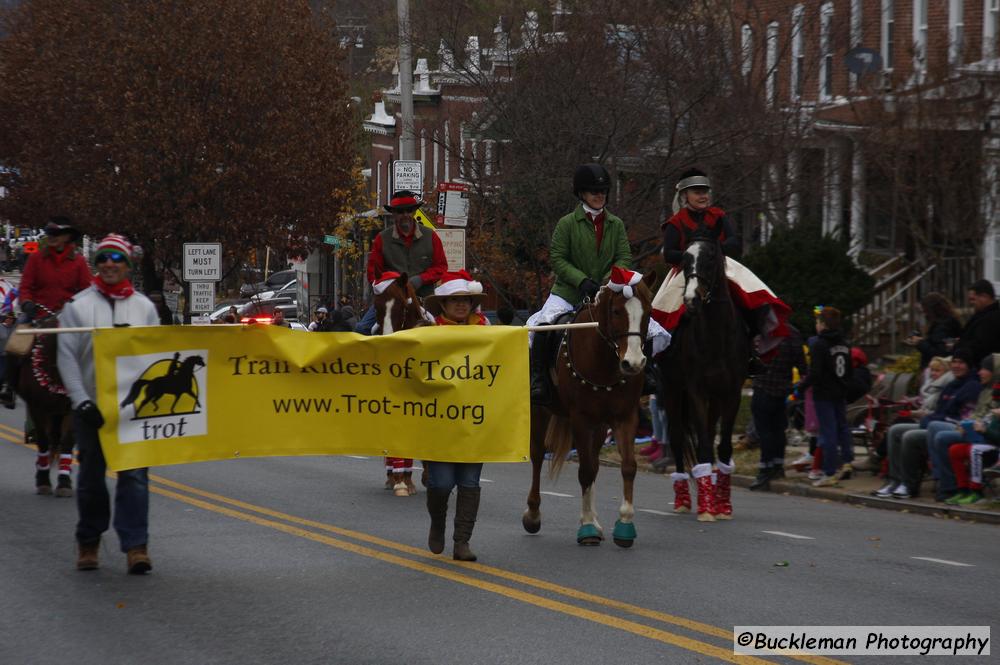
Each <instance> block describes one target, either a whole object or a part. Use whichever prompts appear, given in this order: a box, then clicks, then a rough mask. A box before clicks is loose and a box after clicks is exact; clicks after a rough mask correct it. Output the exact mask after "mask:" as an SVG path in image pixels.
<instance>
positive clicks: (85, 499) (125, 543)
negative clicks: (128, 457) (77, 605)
mask: <svg viewBox="0 0 1000 665" xmlns="http://www.w3.org/2000/svg"><path fill="white" fill-rule="evenodd" d="M73 433H74V434H75V435H76V446H77V451H78V455H79V460H80V468H79V471H77V478H76V485H77V486H76V507H77V511H78V512H79V515H80V519H79V521H78V522H77V523H76V540H77V542H80V543H85V544H92V543H96V542H97V541H98V540H100V538H101V534H103V533H104V532H105V531H107V530H108V522H109V521H110V518H111V503H110V499H109V496H108V485H107V480H106V478H105V474H106V473H107V463H106V462H105V460H104V452H103V451H102V450H101V442H100V440H99V439H98V436H97V430H96V429H94V428H93V427H91V426H90V425H88V424H87V423H85V422H83V421H81V420H80V417H79V416H78V415H76V414H75V413H74V414H73ZM114 526H115V531H116V532H117V533H118V540H119V542H120V544H121V550H122V552H127V551H128V550H130V549H132V548H133V547H138V546H139V545H145V544H146V542H147V540H148V529H149V470H148V469H130V470H128V471H119V472H118V482H117V484H116V485H115V521H114Z"/></svg>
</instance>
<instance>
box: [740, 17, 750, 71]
mask: <svg viewBox="0 0 1000 665" xmlns="http://www.w3.org/2000/svg"><path fill="white" fill-rule="evenodd" d="M740 71H742V72H743V78H749V76H750V72H751V71H753V28H751V27H750V26H749V25H746V24H744V25H743V27H742V28H741V29H740Z"/></svg>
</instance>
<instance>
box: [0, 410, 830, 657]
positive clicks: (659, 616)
mask: <svg viewBox="0 0 1000 665" xmlns="http://www.w3.org/2000/svg"><path fill="white" fill-rule="evenodd" d="M0 429H6V430H11V431H14V432H17V433H20V434H22V435H23V432H19V431H18V430H15V429H14V428H11V427H9V426H6V425H4V424H2V423H0ZM0 439H6V440H8V441H11V442H13V443H17V444H20V445H22V446H24V447H27V448H29V449H30V446H25V445H24V443H23V440H22V439H15V438H12V437H10V436H8V435H7V434H6V433H5V432H3V431H0ZM150 479H151V480H154V481H155V482H156V483H159V484H162V485H165V486H167V487H173V488H175V489H178V490H181V491H183V492H187V493H189V494H194V495H196V496H202V497H205V498H207V499H211V500H213V501H216V502H219V503H223V504H229V505H232V506H236V507H239V508H241V509H243V510H248V511H251V512H255V513H259V514H262V515H267V516H269V517H273V518H276V519H280V520H283V521H285V522H290V523H292V524H299V525H302V526H308V527H310V528H314V529H319V530H322V531H328V532H331V533H336V534H338V535H342V536H346V537H349V538H353V539H355V540H360V541H362V542H367V543H371V544H375V545H379V546H381V547H385V548H388V549H393V550H396V551H399V552H404V553H406V554H410V555H413V556H419V557H422V558H427V559H432V560H434V561H436V562H438V563H445V564H450V565H454V566H458V567H462V568H469V569H471V570H475V571H477V572H480V573H485V574H489V575H493V576H494V577H498V578H501V579H505V580H509V581H512V582H517V583H519V584H523V585H525V586H531V587H535V588H538V589H543V590H545V591H549V592H551V593H555V594H559V595H562V596H566V597H568V598H573V599H575V600H579V601H583V602H587V603H591V604H595V605H600V606H603V607H609V608H612V609H616V610H620V611H625V612H629V613H631V614H635V615H637V616H642V617H645V618H648V619H653V620H656V621H661V622H664V623H669V624H673V625H676V626H680V627H683V628H687V629H689V630H692V631H695V632H700V633H704V634H706V635H711V636H713V637H718V638H721V639H724V640H732V637H733V635H732V631H730V630H725V629H723V628H719V627H717V626H713V625H711V624H706V623H702V622H699V621H695V620H692V619H686V618H684V617H678V616H674V615H671V614H667V613H665V612H659V611H657V610H651V609H648V608H645V607H641V606H638V605H632V604H631V603H625V602H622V601H617V600H613V599H610V598H604V597H602V596H597V595H594V594H590V593H587V592H585V591H580V590H578V589H573V588H571V587H564V586H561V585H558V584H554V583H552V582H547V581H545V580H541V579H537V578H534V577H528V576H526V575H521V574H518V573H515V572H512V571H508V570H504V569H502V568H495V567H493V566H488V565H484V564H468V563H462V562H456V561H453V560H451V559H446V558H443V557H438V556H436V555H433V554H431V553H429V552H427V551H426V550H423V549H420V548H416V547H411V546H409V545H404V544H402V543H397V542H394V541H390V540H386V539H383V538H379V537H378V536H373V535H370V534H366V533H362V532H358V531H352V530H350V529H344V528H341V527H336V526H333V525H331V524H326V523H323V522H317V521H314V520H309V519H305V518H301V517H296V516H294V515H289V514H287V513H282V512H279V511H276V510H272V509H269V508H265V507H263V506H257V505H254V504H251V503H247V502H244V501H240V500H238V499H233V498H230V497H227V496H224V495H220V494H215V493H213V492H208V491H206V490H202V489H198V488H196V487H191V486H189V485H185V484H183V483H179V482H176V481H173V480H170V479H168V478H164V477H162V476H158V475H155V474H150ZM151 490H152V491H153V492H156V493H158V494H162V495H164V496H168V497H171V498H173V499H176V500H179V501H183V502H186V503H189V504H191V505H196V506H198V507H201V508H204V509H206V510H210V511H213V512H217V513H220V514H224V515H228V516H231V517H235V518H237V519H241V520H245V521H249V522H253V523H256V524H259V525H262V526H268V527H271V528H275V529H277V530H279V531H284V532H286V533H290V534H293V535H299V536H301V537H305V538H308V539H311V540H315V541H317V542H323V543H325V544H328V545H331V546H334V547H338V548H340V549H344V550H347V551H351V552H355V553H359V554H363V555H365V556H371V557H374V558H376V559H380V560H383V561H388V562H391V563H399V562H400V561H402V562H406V563H405V564H400V565H405V567H409V568H412V569H414V570H421V571H424V572H430V573H431V574H434V575H437V576H440V577H445V578H448V579H453V580H454V581H457V582H461V583H463V584H469V585H471V586H475V587H476V588H484V589H488V590H490V591H494V592H496V593H500V594H501V595H506V596H509V597H511V598H515V599H518V600H523V601H524V602H527V603H529V604H533V605H537V606H540V607H546V608H548V609H553V610H555V611H559V612H563V613H568V614H572V615H574V616H579V617H581V618H585V619H588V620H591V621H596V622H597V623H602V624H604V625H608V626H611V627H616V628H620V629H621V630H625V631H626V632H632V633H635V634H638V635H642V636H645V637H651V639H658V640H659V641H666V642H668V643H670V644H675V645H676V646H681V647H682V648H687V649H692V648H691V647H689V646H686V644H687V643H688V642H690V643H693V644H695V645H701V646H703V647H705V648H707V649H711V650H716V651H720V652H721V653H722V654H724V656H725V657H723V656H719V655H717V654H716V653H709V652H706V651H700V652H701V653H705V654H706V655H711V656H715V657H719V658H722V659H723V660H728V661H729V662H734V663H754V662H756V663H766V662H769V661H765V660H761V659H758V658H754V657H750V656H735V655H733V654H732V652H731V651H728V650H725V649H721V650H720V649H719V648H718V647H715V646H713V645H710V644H708V643H705V642H700V641H697V640H691V639H689V638H686V637H683V636H680V635H676V634H674V633H669V632H666V631H659V630H658V629H654V628H650V627H647V626H643V625H642V624H636V623H634V622H631V621H627V620H624V619H618V618H616V617H613V616H610V615H605V614H600V613H598V612H592V611H590V610H585V609H583V608H578V607H575V606H573V605H568V604H566V603H561V602H559V601H552V600H549V599H546V598H543V597H540V596H535V595H534V594H530V593H526V592H521V591H518V590H516V589H511V588H509V587H504V586H502V585H497V584H493V583H490V582H484V581H482V580H481V579H479V578H474V577H469V576H466V575H463V574H461V573H453V572H452V571H448V570H444V569H441V568H438V567H436V566H429V565H427V564H423V563H419V562H415V561H411V560H409V559H404V558H402V557H398V556H395V555H392V554H388V553H383V552H379V551H377V550H372V549H370V548H366V547H362V546H359V545H355V544H353V543H347V542H344V541H340V540H337V539H334V538H329V537H327V536H323V535H322V534H315V533H313V532H310V531H306V530H303V529H298V528H296V527H292V526H288V525H284V524H281V523H278V522H272V521H270V520H264V519H261V518H258V517H255V516H253V515H247V514H246V513H240V512H238V511H234V510H230V509H228V508H224V507H222V506H216V505H214V504H209V503H207V502H204V501H200V500H198V499H193V498H190V497H186V496H184V495H181V494H177V493H175V492H171V491H169V490H165V489H161V488H158V487H156V486H155V485H153V486H151ZM458 578H461V579H458ZM494 587H495V589H494ZM496 589H500V590H502V591H497V590H496ZM522 595H523V596H524V598H522V597H521V596H522ZM525 598H528V599H535V600H526V599H525ZM536 601H537V602H536ZM550 604H552V605H551V606H550ZM564 608H569V610H566V609H564ZM589 615H594V616H595V617H601V618H602V619H601V620H598V619H595V618H592V617H591V616H589ZM618 623H621V624H622V625H621V626H619V625H618ZM650 631H653V632H652V633H651V632H650ZM660 633H662V636H668V637H670V638H671V639H673V638H676V639H677V640H680V641H682V642H683V643H678V642H672V641H670V640H668V639H661V637H657V635H659V634H660ZM692 650H695V651H699V649H692ZM786 655H787V657H789V658H794V659H795V660H799V661H801V662H805V663H811V664H813V665H846V664H845V663H844V662H843V661H838V660H835V659H831V658H825V657H823V656H809V655H805V654H802V655H798V654H795V655H793V654H786Z"/></svg>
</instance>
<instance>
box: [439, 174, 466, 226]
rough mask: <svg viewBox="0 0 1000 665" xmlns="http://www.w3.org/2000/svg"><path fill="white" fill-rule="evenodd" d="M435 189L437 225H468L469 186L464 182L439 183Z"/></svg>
mask: <svg viewBox="0 0 1000 665" xmlns="http://www.w3.org/2000/svg"><path fill="white" fill-rule="evenodd" d="M437 189H438V210H437V223H438V224H440V225H444V226H466V225H467V224H468V223H469V186H468V185H467V184H465V183H464V182H441V183H438V187H437Z"/></svg>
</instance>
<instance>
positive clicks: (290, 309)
mask: <svg viewBox="0 0 1000 665" xmlns="http://www.w3.org/2000/svg"><path fill="white" fill-rule="evenodd" d="M277 309H280V310H281V313H282V314H283V315H284V317H285V321H289V322H291V321H297V320H298V318H299V317H298V310H297V308H296V305H295V302H294V301H292V300H291V299H290V298H272V299H271V300H265V301H257V300H254V301H251V302H248V303H246V304H245V305H243V306H242V307H240V309H239V313H240V323H252V322H254V321H256V322H257V323H270V322H271V319H273V318H274V311H275V310H277Z"/></svg>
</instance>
